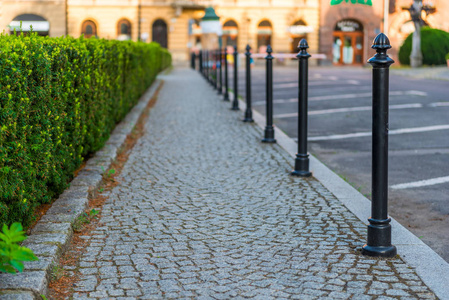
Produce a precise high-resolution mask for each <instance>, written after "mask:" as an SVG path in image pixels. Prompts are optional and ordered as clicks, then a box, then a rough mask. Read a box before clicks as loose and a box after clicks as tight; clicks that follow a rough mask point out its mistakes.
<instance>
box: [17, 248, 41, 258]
mask: <svg viewBox="0 0 449 300" xmlns="http://www.w3.org/2000/svg"><path fill="white" fill-rule="evenodd" d="M13 259H16V260H21V261H33V260H38V258H37V257H36V256H35V255H34V253H33V251H31V250H30V249H28V248H26V247H19V248H18V249H17V250H15V251H14V256H13Z"/></svg>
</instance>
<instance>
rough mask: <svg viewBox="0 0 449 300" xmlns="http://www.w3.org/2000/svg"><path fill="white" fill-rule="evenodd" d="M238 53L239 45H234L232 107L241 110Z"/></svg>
mask: <svg viewBox="0 0 449 300" xmlns="http://www.w3.org/2000/svg"><path fill="white" fill-rule="evenodd" d="M238 55H239V53H238V52H237V46H234V98H233V100H232V108H231V109H232V110H235V111H237V110H239V85H238V62H237V60H238Z"/></svg>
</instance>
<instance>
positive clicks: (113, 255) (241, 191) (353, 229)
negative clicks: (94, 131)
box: [59, 69, 433, 299]
mask: <svg viewBox="0 0 449 300" xmlns="http://www.w3.org/2000/svg"><path fill="white" fill-rule="evenodd" d="M164 80H165V84H164V88H163V89H162V90H161V91H160V93H159V96H158V102H157V104H156V105H155V107H154V108H153V109H152V110H151V112H150V117H149V119H148V122H147V124H146V125H145V129H146V132H145V134H144V135H143V136H142V137H141V138H140V139H139V140H138V141H137V143H136V145H135V146H134V148H133V149H132V151H131V152H130V154H129V159H128V161H127V162H126V163H125V165H124V167H123V170H122V172H121V174H120V176H119V178H117V180H118V182H119V184H118V185H117V186H116V187H115V188H114V189H113V190H112V191H111V192H110V193H109V194H108V200H107V201H106V203H105V204H104V206H103V208H102V213H101V218H100V224H99V226H98V228H96V230H95V231H94V232H93V233H92V238H91V239H87V242H88V244H89V246H88V247H87V249H86V250H88V251H86V252H85V253H84V254H83V255H82V257H81V259H80V264H79V267H80V272H81V273H82V275H81V278H80V281H78V282H77V283H76V285H75V287H74V289H75V291H76V292H77V293H78V295H80V296H82V297H91V295H97V294H96V293H98V295H100V296H101V295H104V292H107V293H108V295H107V297H110V298H119V297H122V298H124V299H125V298H126V297H131V298H133V297H135V298H138V299H161V298H171V297H172V298H195V299H229V298H236V299H242V298H244V297H253V298H255V299H282V298H286V299H348V298H351V297H352V299H374V298H376V297H386V298H385V299H388V297H390V296H391V297H390V298H399V297H407V296H410V299H413V298H417V299H418V298H419V295H429V296H432V295H433V294H432V292H431V291H429V289H428V288H427V287H426V286H425V285H424V284H423V283H422V282H421V281H420V280H419V277H416V274H415V273H414V271H413V270H410V269H408V268H407V266H406V265H405V264H404V262H403V261H402V260H401V259H394V260H391V261H390V262H391V263H386V262H385V261H383V260H377V259H372V258H367V257H363V256H361V255H360V254H359V252H358V251H356V250H355V249H356V248H358V247H360V246H361V245H363V244H364V242H365V239H366V225H365V224H363V223H362V222H360V221H359V220H358V219H357V218H356V217H355V216H354V215H353V214H352V213H350V212H349V211H348V210H347V209H346V208H345V207H344V206H343V205H342V204H341V203H340V202H339V201H338V200H337V199H336V198H335V197H334V196H333V195H332V194H331V193H330V192H329V191H328V190H326V189H325V188H324V187H323V186H322V185H321V184H320V183H319V182H318V181H316V180H315V179H314V178H308V179H303V178H292V177H289V176H288V172H289V170H291V168H292V163H293V160H292V159H291V157H289V155H288V154H287V153H286V152H284V150H282V149H281V148H280V147H279V146H278V145H276V144H274V145H268V144H262V143H260V139H261V137H262V132H261V130H259V129H258V128H257V127H256V126H255V125H251V124H244V123H243V122H241V121H240V118H241V115H239V113H233V112H230V111H229V103H225V102H222V101H221V100H220V98H219V97H218V96H217V95H216V93H215V92H214V91H213V90H211V89H210V87H208V86H207V84H206V83H205V82H204V81H202V79H201V78H200V76H199V75H198V74H196V73H194V72H193V71H191V70H186V69H182V70H175V71H173V72H172V74H170V75H166V76H164ZM179 95H182V97H180V96H179ZM117 130H118V131H120V130H122V129H117ZM120 138H121V137H120ZM120 138H119V139H120ZM111 143H114V141H111ZM97 154H98V155H99V156H98V158H96V161H95V163H93V162H92V163H91V164H90V165H92V167H93V168H95V167H96V166H98V165H101V164H102V162H104V161H108V160H112V159H113V158H115V156H116V153H115V152H114V151H113V148H105V149H103V150H102V151H101V152H100V153H97ZM91 171H92V173H95V174H98V168H95V169H94V170H91ZM86 176H87V175H86ZM59 222H62V221H61V220H59ZM93 266H95V267H93ZM415 283H416V284H415ZM87 293H89V294H87ZM75 298H76V297H75Z"/></svg>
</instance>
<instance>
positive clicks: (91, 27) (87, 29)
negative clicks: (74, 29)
mask: <svg viewBox="0 0 449 300" xmlns="http://www.w3.org/2000/svg"><path fill="white" fill-rule="evenodd" d="M81 34H84V37H86V38H90V37H92V36H94V37H96V36H97V25H95V23H94V22H93V21H91V20H86V21H84V22H83V25H82V26H81Z"/></svg>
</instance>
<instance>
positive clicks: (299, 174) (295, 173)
mask: <svg viewBox="0 0 449 300" xmlns="http://www.w3.org/2000/svg"><path fill="white" fill-rule="evenodd" d="M290 175H291V176H296V177H310V176H312V172H310V171H302V170H293V171H292V172H291V173H290Z"/></svg>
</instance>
